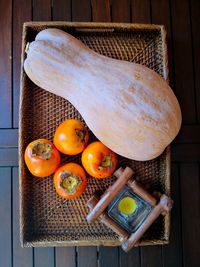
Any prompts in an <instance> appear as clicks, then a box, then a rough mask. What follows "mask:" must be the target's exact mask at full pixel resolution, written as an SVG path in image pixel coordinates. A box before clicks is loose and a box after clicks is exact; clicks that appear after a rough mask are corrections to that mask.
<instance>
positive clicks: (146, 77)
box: [24, 29, 181, 161]
mask: <svg viewBox="0 0 200 267" xmlns="http://www.w3.org/2000/svg"><path fill="white" fill-rule="evenodd" d="M24 70H25V72H26V73H27V75H28V76H29V78H30V79H31V80H32V81H33V82H34V83H35V84H37V85H38V86H40V87H41V88H43V89H45V90H47V91H49V92H52V93H54V94H56V95H59V96H61V97H64V98H65V99H67V100H69V101H70V102H71V103H72V104H73V105H74V106H75V107H76V109H77V110H78V111H79V112H80V113H81V115H82V116H83V118H84V120H85V122H86V123H87V125H88V126H89V128H90V129H91V130H92V132H93V133H94V134H95V135H96V137H97V138H98V139H99V140H100V141H101V142H103V143H104V144H105V145H106V146H108V147H109V148H110V149H111V150H113V151H115V152H116V153H118V154H120V155H122V156H124V157H127V158H130V159H134V160H140V161H145V160H150V159H153V158H155V157H157V156H159V155H160V154H161V153H162V152H163V150H164V149H165V148H166V146H167V145H169V144H170V143H171V141H172V140H173V139H174V138H175V136H176V135H177V133H178V131H179V129H180V126H181V111H180V106H179V104H178V101H177V99H176V97H175V95H174V93H173V91H172V90H171V88H170V87H169V86H168V84H167V82H166V81H165V80H164V79H163V78H162V77H161V76H159V75H158V74H157V73H156V72H154V71H153V70H151V69H149V68H147V67H145V66H142V65H140V64H135V63H130V62H126V61H121V60H116V59H112V58H108V57H105V56H103V55H100V54H98V53H96V52H94V51H92V50H91V49H89V48H88V47H87V46H85V45H84V44H83V43H82V42H81V41H79V40H78V39H76V38H75V37H73V36H71V35H70V34H68V33H66V32H64V31H61V30H58V29H46V30H43V31H41V32H39V33H38V35H37V36H36V38H35V41H33V42H32V43H30V45H29V47H28V49H27V58H26V60H25V62H24Z"/></svg>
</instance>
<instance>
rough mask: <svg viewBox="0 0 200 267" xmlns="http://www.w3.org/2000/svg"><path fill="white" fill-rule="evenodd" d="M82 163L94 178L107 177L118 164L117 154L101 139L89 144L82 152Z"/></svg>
mask: <svg viewBox="0 0 200 267" xmlns="http://www.w3.org/2000/svg"><path fill="white" fill-rule="evenodd" d="M81 160H82V164H83V167H84V168H85V170H86V171H87V173H88V174H90V175H91V176H93V177H94V178H100V179H101V178H107V177H109V176H111V175H112V174H113V172H114V171H115V169H116V166H117V155H116V154H115V153H114V152H113V151H112V150H110V149H109V148H108V147H106V146H105V145H104V144H102V143H101V142H100V141H96V142H93V143H91V144H89V145H88V146H87V147H86V149H85V150H84V151H83V153H82V158H81Z"/></svg>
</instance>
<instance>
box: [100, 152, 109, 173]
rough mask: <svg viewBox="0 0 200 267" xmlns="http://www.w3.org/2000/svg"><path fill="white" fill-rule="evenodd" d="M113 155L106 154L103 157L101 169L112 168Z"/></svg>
mask: <svg viewBox="0 0 200 267" xmlns="http://www.w3.org/2000/svg"><path fill="white" fill-rule="evenodd" d="M111 158H112V156H111V155H106V156H104V157H103V159H102V161H101V165H100V166H99V170H103V169H105V168H112V159H111Z"/></svg>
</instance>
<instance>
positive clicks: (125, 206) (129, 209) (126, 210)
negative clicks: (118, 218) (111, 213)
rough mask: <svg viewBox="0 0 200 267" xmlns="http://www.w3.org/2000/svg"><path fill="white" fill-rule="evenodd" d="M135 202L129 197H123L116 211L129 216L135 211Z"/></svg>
mask: <svg viewBox="0 0 200 267" xmlns="http://www.w3.org/2000/svg"><path fill="white" fill-rule="evenodd" d="M136 207H137V204H136V201H135V200H134V199H133V198H131V197H124V198H122V199H121V200H120V202H119V205H118V209H119V211H120V212H121V213H123V214H125V215H131V214H132V213H133V212H134V211H135V210H136Z"/></svg>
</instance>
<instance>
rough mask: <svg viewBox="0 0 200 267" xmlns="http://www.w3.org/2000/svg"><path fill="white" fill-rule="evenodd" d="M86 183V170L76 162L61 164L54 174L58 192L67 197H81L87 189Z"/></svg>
mask: <svg viewBox="0 0 200 267" xmlns="http://www.w3.org/2000/svg"><path fill="white" fill-rule="evenodd" d="M86 184H87V179H86V175H85V172H84V170H83V168H82V167H81V166H80V165H78V164H76V163H67V164H65V165H63V166H61V167H60V168H59V169H58V170H57V171H56V173H55V174H54V186H55V189H56V192H57V194H58V195H60V196H61V197H63V198H66V199H71V198H76V197H79V196H80V195H81V194H82V193H83V192H84V191H85V189H86Z"/></svg>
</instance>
